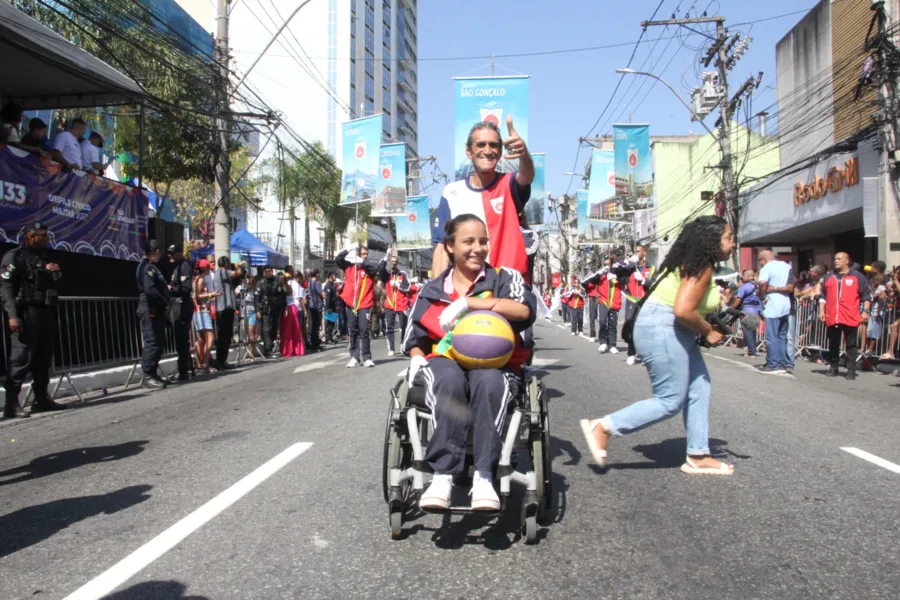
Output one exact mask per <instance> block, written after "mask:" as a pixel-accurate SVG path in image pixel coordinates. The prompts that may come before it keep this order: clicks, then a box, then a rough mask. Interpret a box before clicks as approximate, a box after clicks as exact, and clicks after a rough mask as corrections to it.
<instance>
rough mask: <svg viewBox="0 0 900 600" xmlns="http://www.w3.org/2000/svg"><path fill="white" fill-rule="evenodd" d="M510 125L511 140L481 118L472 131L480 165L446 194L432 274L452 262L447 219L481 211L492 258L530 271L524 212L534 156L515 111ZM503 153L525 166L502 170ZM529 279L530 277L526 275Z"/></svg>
mask: <svg viewBox="0 0 900 600" xmlns="http://www.w3.org/2000/svg"><path fill="white" fill-rule="evenodd" d="M506 128H507V133H508V137H507V138H506V139H505V140H504V139H502V136H501V134H500V129H499V128H498V127H497V125H495V124H494V123H491V122H488V121H482V122H480V123H476V124H475V125H474V126H473V127H472V129H471V131H469V137H468V138H467V140H466V156H467V157H468V158H469V159H470V160H471V161H472V166H473V167H474V169H473V172H472V175H470V176H469V177H468V178H466V179H462V180H460V181H454V182H453V183H450V184H448V185H447V186H446V187H445V188H444V191H443V193H442V194H441V201H440V203H439V204H438V209H437V216H436V217H435V222H434V228H433V229H432V231H433V235H432V241H433V242H434V244H435V246H434V258H433V259H432V263H431V274H432V277H438V276H439V275H440V274H441V273H443V272H444V271H446V270H447V267H448V266H449V264H450V259H449V256H448V255H447V251H446V250H445V249H444V239H445V237H446V236H445V234H444V225H445V224H446V223H447V222H448V221H449V220H450V219H453V218H454V217H458V216H460V215H464V214H472V215H475V216H477V217H478V218H479V219H481V220H482V221H484V222H485V223H486V224H487V231H488V239H489V240H490V244H491V245H490V256H489V257H488V262H490V263H491V264H492V265H494V266H495V267H506V268H508V269H513V270H515V271H518V272H519V273H521V274H522V275H523V277H526V278H528V277H529V273H528V256H527V254H526V251H525V241H524V239H523V237H522V231H521V229H520V227H519V216H518V215H519V212H520V211H521V210H522V209H523V208H524V206H525V203H526V202H528V200H529V198H530V197H531V182H532V181H534V162H533V161H532V160H531V154H529V152H528V148H527V147H526V145H525V141H524V140H523V139H522V138H521V137H519V134H518V133H516V130H515V127H514V126H513V117H512V115H510V116H508V117H507V118H506ZM504 147H505V148H506V152H507V154H506V156H505V157H504V156H503V148H504ZM501 158H506V159H507V160H518V161H519V170H518V171H515V172H513V173H498V172H497V164H498V163H499V162H500V159H501ZM526 283H530V280H528V279H526Z"/></svg>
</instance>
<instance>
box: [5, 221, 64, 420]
mask: <svg viewBox="0 0 900 600" xmlns="http://www.w3.org/2000/svg"><path fill="white" fill-rule="evenodd" d="M39 229H46V228H45V227H43V226H42V225H41V224H40V223H33V224H32V225H29V227H28V229H27V231H29V232H31V231H36V230H39ZM52 262H53V261H52V260H50V258H49V254H48V252H47V251H46V250H45V249H43V248H32V247H29V246H26V245H22V246H19V247H18V248H15V249H13V250H10V251H9V252H7V253H6V254H5V255H4V256H3V261H2V264H0V295H2V298H3V307H4V308H5V309H6V316H7V318H8V319H18V320H19V321H21V324H22V328H21V329H20V330H19V331H17V332H13V333H12V334H11V336H10V337H11V340H10V341H11V344H10V357H9V371H8V373H7V376H6V386H5V387H6V407H5V410H4V414H5V416H7V417H27V416H28V410H27V408H28V405H27V404H25V402H24V401H21V402H20V400H19V392H20V391H21V390H22V384H23V383H24V381H25V376H26V375H27V374H28V372H29V371H30V372H31V376H32V380H33V381H32V390H33V391H34V410H35V411H39V410H56V409H60V408H64V405H61V404H57V403H55V402H53V401H52V400H51V399H50V397H49V394H48V391H47V386H48V384H49V382H50V365H51V363H52V361H53V345H54V339H55V337H56V305H57V298H58V293H57V291H56V281H57V280H58V279H59V277H60V273H59V272H56V273H53V272H51V271H48V270H47V265H48V264H49V263H52Z"/></svg>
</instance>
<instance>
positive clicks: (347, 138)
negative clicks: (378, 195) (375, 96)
mask: <svg viewBox="0 0 900 600" xmlns="http://www.w3.org/2000/svg"><path fill="white" fill-rule="evenodd" d="M341 130H342V144H343V148H342V150H343V151H342V153H341V168H342V169H343V177H342V178H341V204H353V203H354V202H369V201H372V200H374V199H375V186H376V180H377V177H378V163H379V159H380V156H379V155H380V151H381V115H380V114H378V115H375V116H372V117H366V118H364V119H356V120H354V121H347V122H346V123H342V124H341Z"/></svg>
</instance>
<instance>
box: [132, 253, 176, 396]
mask: <svg viewBox="0 0 900 600" xmlns="http://www.w3.org/2000/svg"><path fill="white" fill-rule="evenodd" d="M159 256H160V250H159V242H157V241H156V240H150V241H149V242H147V247H146V248H145V250H144V258H143V260H141V262H140V264H139V265H138V268H137V273H136V277H137V284H138V291H139V292H140V293H141V299H140V301H139V302H138V309H137V314H138V317H140V319H141V333H143V335H144V353H143V355H142V356H141V369H142V370H143V371H144V382H143V385H144V387H149V388H164V387H166V385H168V381H166V380H164V379H162V378H161V377H160V376H159V374H158V373H157V372H156V370H157V368H159V359H160V358H161V357H162V353H163V348H164V346H165V343H166V313H167V312H168V310H169V302H170V301H171V299H172V295H171V294H170V293H169V287H168V285H166V280H165V278H164V277H163V275H162V273H161V272H160V271H159V266H158V265H157V263H158V262H159Z"/></svg>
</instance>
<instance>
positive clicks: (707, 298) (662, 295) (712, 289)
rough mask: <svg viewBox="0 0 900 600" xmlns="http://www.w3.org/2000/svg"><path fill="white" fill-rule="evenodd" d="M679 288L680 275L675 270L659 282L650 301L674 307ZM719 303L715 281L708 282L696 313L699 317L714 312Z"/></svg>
mask: <svg viewBox="0 0 900 600" xmlns="http://www.w3.org/2000/svg"><path fill="white" fill-rule="evenodd" d="M679 287H681V273H679V272H678V271H677V270H676V271H674V272H672V273H669V274H668V275H666V278H665V279H663V280H662V281H661V282H659V285H658V286H657V287H656V289H655V290H654V291H653V296H652V297H651V298H650V299H651V300H653V301H654V302H658V303H660V304H665V305H666V306H672V307H674V306H675V296H676V295H677V294H678V288H679ZM720 302H721V298H720V296H719V288H718V287H717V286H716V282H715V280H710V282H709V289H708V290H706V293H705V294H703V298H701V299H700V304H698V305H697V312H699V313H700V314H701V315H708V314H709V313H712V312H715V311H717V310H719V304H720Z"/></svg>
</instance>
